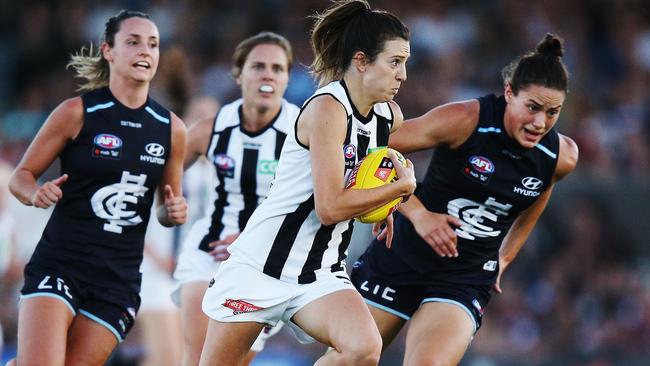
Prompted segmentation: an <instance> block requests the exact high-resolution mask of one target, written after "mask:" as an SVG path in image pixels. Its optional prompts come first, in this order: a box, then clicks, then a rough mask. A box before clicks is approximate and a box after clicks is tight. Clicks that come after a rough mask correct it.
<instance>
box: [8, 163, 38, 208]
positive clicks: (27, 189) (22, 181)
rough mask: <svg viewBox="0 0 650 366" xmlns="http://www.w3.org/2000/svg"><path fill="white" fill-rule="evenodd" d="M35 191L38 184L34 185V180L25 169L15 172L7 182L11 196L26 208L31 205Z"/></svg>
mask: <svg viewBox="0 0 650 366" xmlns="http://www.w3.org/2000/svg"><path fill="white" fill-rule="evenodd" d="M37 189H38V184H37V183H36V178H35V177H34V175H33V174H32V173H31V172H29V171H27V170H25V169H18V170H16V171H15V172H14V174H13V175H12V176H11V180H10V181H9V190H10V191H11V194H13V195H14V196H15V197H16V198H17V199H18V201H20V202H21V203H23V204H24V205H27V206H32V205H33V203H32V196H33V195H34V192H36V190H37Z"/></svg>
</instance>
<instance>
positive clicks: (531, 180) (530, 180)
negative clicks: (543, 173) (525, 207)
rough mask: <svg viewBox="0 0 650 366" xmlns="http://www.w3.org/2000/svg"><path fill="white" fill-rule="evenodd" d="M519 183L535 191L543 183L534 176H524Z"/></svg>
mask: <svg viewBox="0 0 650 366" xmlns="http://www.w3.org/2000/svg"><path fill="white" fill-rule="evenodd" d="M521 184H522V185H523V186H524V187H526V188H528V189H530V190H533V191H536V190H538V189H540V188H542V185H543V184H544V183H543V182H542V181H541V180H540V179H538V178H535V177H526V178H524V179H522V180H521Z"/></svg>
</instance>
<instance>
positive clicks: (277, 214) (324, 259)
mask: <svg viewBox="0 0 650 366" xmlns="http://www.w3.org/2000/svg"><path fill="white" fill-rule="evenodd" d="M323 94H329V95H331V96H332V97H334V98H335V99H336V100H338V101H339V102H341V104H342V105H343V106H344V107H345V109H346V111H347V115H348V134H347V135H348V136H347V137H346V141H345V142H344V144H343V146H342V147H341V148H343V149H344V152H347V154H346V173H345V174H346V175H347V174H348V173H349V171H350V170H351V169H352V168H353V167H354V164H356V162H357V161H359V160H360V159H361V158H363V157H364V156H365V155H366V154H367V151H368V150H369V149H372V148H376V147H378V146H385V145H386V144H387V143H388V134H389V133H390V128H391V126H392V122H393V115H392V111H391V109H390V107H389V105H388V103H379V104H376V105H375V106H374V108H373V113H371V114H370V115H369V116H368V117H367V118H363V116H360V115H359V113H358V112H357V111H356V110H355V108H354V106H353V105H352V104H351V101H350V99H349V96H348V93H347V90H346V89H345V84H344V83H343V82H342V81H335V82H332V83H330V84H328V85H326V86H325V87H323V88H321V89H319V90H317V91H316V93H315V94H314V95H313V96H312V97H311V98H310V99H308V100H307V101H306V102H305V104H304V105H303V109H304V108H305V106H306V105H307V104H308V103H309V102H310V101H311V100H312V99H313V98H314V97H316V96H318V95H323ZM344 181H345V177H341V186H343V184H344ZM313 194H314V185H313V181H312V166H311V154H310V152H309V150H308V149H306V148H305V147H303V146H302V145H300V143H299V142H298V141H297V139H296V128H295V127H294V129H293V131H292V132H291V133H289V135H288V136H287V140H286V141H285V144H284V147H283V149H282V155H281V158H280V163H279V165H278V168H277V171H276V177H275V180H274V182H273V186H272V188H271V190H270V192H269V196H268V197H267V199H266V200H264V201H263V202H262V204H261V205H260V206H259V207H258V208H257V210H256V211H255V212H254V213H253V215H252V217H251V218H250V221H249V222H248V225H247V227H246V229H245V230H244V231H243V232H242V234H241V235H240V236H239V238H238V239H237V240H236V241H235V243H234V244H233V245H232V246H230V250H231V252H232V253H233V255H235V254H239V255H242V256H243V257H244V258H246V259H247V262H249V263H250V264H251V265H253V266H254V267H256V268H258V269H259V270H261V271H263V272H264V273H266V274H268V275H270V276H272V277H275V278H278V279H280V280H283V281H287V282H298V283H310V282H313V281H315V280H316V278H317V277H318V275H319V273H322V272H323V271H337V270H339V271H340V270H343V267H342V265H341V263H342V262H343V260H344V259H345V253H346V250H347V245H348V244H349V240H350V235H351V230H352V225H351V221H345V222H340V223H338V224H335V225H331V226H323V225H321V222H320V221H319V220H318V217H317V216H316V211H315V209H314V197H313Z"/></svg>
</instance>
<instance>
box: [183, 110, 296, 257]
mask: <svg viewBox="0 0 650 366" xmlns="http://www.w3.org/2000/svg"><path fill="white" fill-rule="evenodd" d="M299 112H300V109H299V108H298V107H297V106H295V105H293V104H291V103H289V102H287V101H285V100H283V101H282V107H281V109H280V112H279V113H278V115H276V116H275V118H274V119H273V121H271V123H269V125H268V126H266V127H265V128H264V129H263V130H260V131H257V132H248V131H246V130H244V128H243V127H242V125H241V121H242V100H241V99H239V100H237V101H235V102H232V103H230V104H227V105H225V106H223V107H221V109H220V110H219V113H217V116H216V118H215V122H214V127H213V132H212V137H211V139H210V143H209V144H208V150H207V153H206V156H207V158H208V161H210V162H211V163H212V164H213V166H214V177H213V181H215V182H216V187H215V189H214V191H213V192H212V194H211V197H210V202H212V204H210V205H209V206H208V207H206V212H205V215H204V216H203V218H201V219H200V220H199V221H197V223H196V224H195V227H196V228H193V230H201V232H203V233H205V234H204V235H203V237H202V239H201V241H200V242H199V243H192V244H193V245H196V246H197V247H198V248H199V249H201V250H203V251H206V252H209V251H211V250H212V248H210V247H209V246H208V244H209V243H210V242H213V241H215V240H219V239H223V238H224V237H226V236H228V235H230V234H233V233H238V232H241V231H242V230H244V226H245V225H246V223H247V222H248V219H249V218H250V216H251V215H252V214H253V211H254V210H255V208H256V207H257V206H258V205H259V204H260V202H262V200H263V199H264V198H265V197H266V195H267V194H268V192H269V189H270V188H271V181H272V180H273V176H274V174H275V169H276V167H277V164H278V159H280V152H281V151H282V145H284V140H285V138H286V137H287V133H288V132H289V131H290V129H291V127H292V126H293V123H294V121H295V120H296V118H297V117H298V113H299Z"/></svg>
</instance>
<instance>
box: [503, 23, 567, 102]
mask: <svg viewBox="0 0 650 366" xmlns="http://www.w3.org/2000/svg"><path fill="white" fill-rule="evenodd" d="M563 42H564V41H563V40H562V39H561V38H560V37H558V36H556V35H554V34H551V33H547V34H546V36H545V37H544V39H543V40H542V41H541V42H539V44H537V48H536V49H535V52H528V53H526V54H525V55H523V56H521V57H519V58H517V59H515V60H514V61H512V62H511V63H510V64H509V65H508V66H506V67H504V68H503V70H501V76H502V77H503V82H504V83H505V84H510V86H511V88H512V92H513V93H515V95H517V93H519V90H521V89H523V88H525V87H527V86H529V85H531V84H533V85H540V86H544V87H547V88H551V89H555V90H561V91H564V92H565V93H566V92H568V83H569V72H568V71H567V69H566V66H565V65H564V63H563V62H562V56H563V55H564V48H563Z"/></svg>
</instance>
